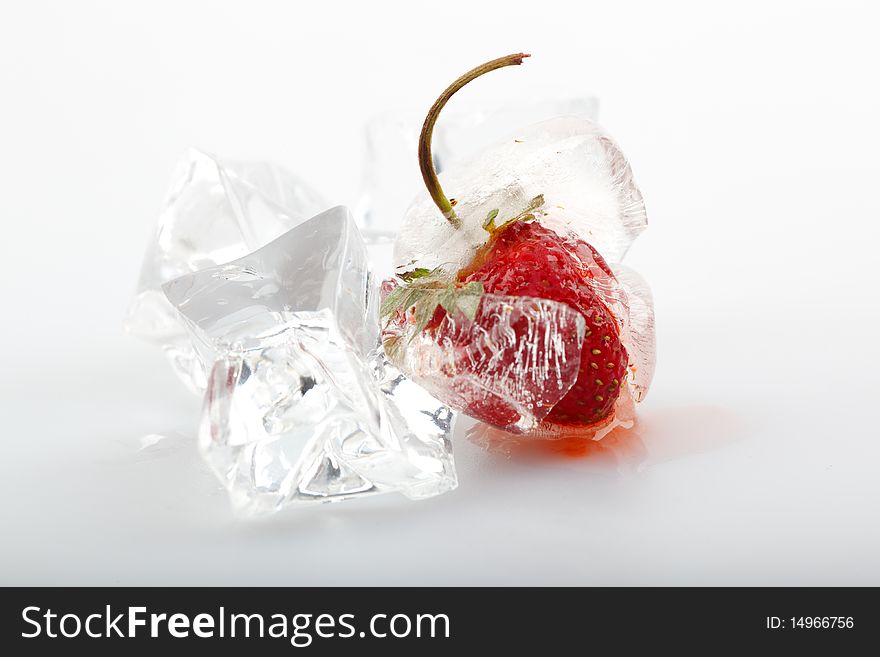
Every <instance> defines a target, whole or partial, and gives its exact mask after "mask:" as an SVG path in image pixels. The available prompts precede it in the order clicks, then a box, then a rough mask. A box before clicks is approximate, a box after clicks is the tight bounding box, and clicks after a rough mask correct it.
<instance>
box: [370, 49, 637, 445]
mask: <svg viewBox="0 0 880 657" xmlns="http://www.w3.org/2000/svg"><path fill="white" fill-rule="evenodd" d="M527 56H528V55H523V54H517V55H511V56H508V57H502V58H500V59H497V60H493V61H491V62H488V63H486V64H484V65H482V66H479V67H477V68H475V69H473V70H472V71H470V72H469V73H466V74H465V75H463V76H462V77H460V78H459V79H458V80H456V81H455V82H454V83H453V84H452V85H451V86H450V87H449V88H447V89H446V90H445V91H444V92H443V94H441V96H440V98H439V99H438V100H437V102H436V103H435V104H434V106H433V107H432V108H431V110H430V112H429V114H428V117H427V118H426V120H425V124H424V127H423V130H422V135H421V137H420V140H419V163H420V167H421V171H422V176H423V178H424V181H425V184H426V186H427V189H428V192H429V194H430V196H431V199H432V200H433V201H434V203H435V204H436V206H437V207H438V209H439V210H440V212H441V213H442V215H443V217H444V218H445V219H446V221H447V222H448V225H449V226H451V227H452V228H453V229H454V230H455V232H456V233H461V232H462V231H463V230H464V226H465V224H464V223H463V222H462V219H461V218H460V217H459V216H457V214H456V210H455V205H456V203H455V202H454V201H450V199H448V198H447V197H446V195H445V194H444V192H443V190H442V188H441V187H440V183H439V180H438V179H437V175H436V172H435V170H434V166H433V160H432V158H431V134H432V131H433V126H434V123H435V121H436V120H437V116H438V115H439V113H440V110H441V109H442V108H443V106H444V105H445V104H446V102H447V101H448V100H449V98H450V97H451V96H452V95H453V94H454V93H455V92H456V91H457V90H458V89H460V88H461V87H463V86H464V85H465V84H467V83H468V82H470V81H471V80H473V79H474V78H476V77H478V76H480V75H482V74H484V73H486V72H488V71H492V70H495V69H498V68H501V67H504V66H510V65H515V64H521V63H522V61H523V58H524V57H527ZM543 206H544V198H543V196H540V195H539V196H537V197H536V198H534V199H533V200H532V201H531V203H529V204H528V205H527V207H525V208H522V211H521V212H520V213H519V214H518V215H517V216H499V214H500V212H499V210H493V211H491V212H489V214H488V216H486V218H485V221H483V228H484V229H485V231H486V240H485V243H483V245H482V246H480V247H479V248H476V250H475V252H474V255H473V258H472V260H471V261H470V263H468V264H467V265H466V266H464V267H462V268H461V269H459V270H458V271H454V270H453V271H444V267H443V266H442V265H441V266H440V267H437V268H436V269H433V270H428V269H427V268H421V267H416V268H415V269H410V270H408V271H403V272H401V273H399V274H398V276H399V279H400V280H399V281H398V283H397V286H396V287H395V288H394V289H390V288H386V290H385V291H386V295H385V299H384V301H383V307H382V315H383V317H384V318H386V331H385V333H384V345H385V348H386V351H387V352H388V353H389V356H390V357H391V358H392V360H397V361H398V362H404V363H405V365H409V367H408V368H407V367H403V368H402V369H404V371H407V370H408V371H409V373H411V374H415V376H416V377H417V380H419V381H420V382H421V383H422V384H423V385H426V387H428V389H429V390H431V391H432V392H434V393H435V394H438V391H439V394H438V396H441V397H442V398H443V399H444V401H446V402H447V403H449V404H450V405H452V406H454V407H456V408H458V409H459V410H461V411H463V412H465V413H467V414H468V415H471V416H472V417H475V418H477V419H480V420H483V421H485V422H487V423H489V424H493V425H495V426H498V427H502V428H506V429H508V430H516V431H528V430H531V429H532V428H535V427H536V426H537V423H538V422H540V421H542V420H543V421H547V422H551V423H553V424H557V425H567V426H579V427H589V426H591V425H597V424H599V423H601V422H603V421H605V420H606V419H608V418H609V417H612V414H613V413H614V410H615V404H616V402H617V399H618V397H619V396H620V394H621V389H622V388H623V387H624V386H625V383H624V381H625V377H626V373H627V364H628V356H627V350H626V348H625V347H624V345H623V342H622V340H621V326H620V324H619V323H618V321H617V319H616V318H615V316H614V314H613V313H612V312H611V310H610V308H609V306H608V304H606V303H605V301H604V300H605V299H606V298H607V291H608V288H609V286H612V287H613V286H614V285H616V280H615V278H614V275H613V273H612V271H611V269H610V268H609V267H608V265H607V263H606V262H605V260H604V259H603V258H602V257H601V256H600V255H599V253H598V252H597V251H596V250H595V249H594V248H593V247H592V246H590V245H589V244H588V243H587V242H585V241H584V240H582V239H580V238H579V237H577V236H575V235H574V234H560V233H559V232H557V231H555V230H553V229H552V228H550V227H548V226H545V225H542V224H541V219H542V217H544V216H545V214H546V212H545V210H544V207H543ZM490 207H491V206H490ZM483 212H485V210H484V211H483ZM508 212H509V208H508V210H506V211H505V213H508ZM515 213H516V210H514V212H512V213H509V214H515ZM464 216H465V218H466V219H467V225H469V226H473V225H474V224H473V219H474V217H473V214H467V215H464ZM477 226H479V224H477ZM469 235H471V236H473V235H474V233H473V232H471V233H469ZM476 243H477V244H478V243H479V237H477V238H476ZM437 249H438V251H439V250H442V246H441V245H437ZM437 256H438V257H436V258H435V261H441V262H442V260H441V258H442V253H438V254H437ZM459 262H461V260H459ZM456 268H457V267H455V268H453V269H456ZM575 320H576V321H575ZM389 327H390V328H389ZM432 345H438V346H439V348H432ZM433 379H436V380H438V381H442V382H443V383H442V385H438V384H436V383H435V381H434V380H433Z"/></svg>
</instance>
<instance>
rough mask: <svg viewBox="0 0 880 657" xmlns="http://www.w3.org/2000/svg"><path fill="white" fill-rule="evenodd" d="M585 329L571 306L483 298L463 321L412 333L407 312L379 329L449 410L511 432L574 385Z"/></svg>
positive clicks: (449, 317) (536, 418) (448, 317)
mask: <svg viewBox="0 0 880 657" xmlns="http://www.w3.org/2000/svg"><path fill="white" fill-rule="evenodd" d="M585 326H586V323H585V321H584V318H583V316H582V315H581V314H580V313H579V312H577V311H576V310H574V309H573V308H571V307H570V306H568V305H566V304H563V303H558V302H556V301H549V300H546V299H533V298H529V297H511V296H505V295H496V294H484V295H483V296H482V297H481V299H480V301H479V307H478V309H477V310H476V314H475V315H474V319H473V320H470V319H468V317H467V316H466V315H465V314H464V313H461V312H459V313H456V314H454V315H453V314H450V313H444V315H443V317H442V320H440V322H439V324H438V325H436V326H431V325H429V326H428V327H427V328H426V329H424V330H418V327H417V326H416V325H415V323H414V322H412V321H409V317H408V314H406V313H402V312H401V313H398V314H397V315H396V317H395V318H392V320H391V321H390V322H389V323H388V324H387V325H386V328H385V331H384V333H383V344H384V347H385V351H386V353H387V354H388V355H389V357H390V358H391V359H392V360H393V361H395V362H396V363H397V364H398V365H399V367H400V368H401V369H402V370H403V371H404V372H405V373H406V374H407V376H409V377H410V378H412V379H413V380H414V381H415V382H416V383H419V384H421V385H422V386H424V387H425V389H427V390H428V391H429V392H431V393H432V394H434V395H435V396H436V397H438V398H439V399H442V400H443V401H445V402H446V403H448V404H449V405H450V406H452V407H453V408H456V409H458V410H461V411H462V412H464V413H466V414H468V415H470V416H471V417H474V418H477V419H480V420H483V421H485V422H488V423H490V424H492V425H494V426H498V427H501V428H503V429H505V430H507V431H510V432H514V433H523V432H527V431H530V430H532V429H534V428H535V427H537V426H538V424H539V423H540V422H541V420H542V419H543V418H544V417H545V416H546V415H547V414H548V413H549V412H550V410H551V409H552V408H553V406H554V405H555V404H556V403H557V402H558V401H559V400H560V399H562V398H563V397H564V396H565V395H566V393H567V392H568V391H569V390H570V389H571V387H572V385H574V382H575V381H576V380H577V376H578V370H579V368H580V360H581V345H582V344H583V341H584V331H585Z"/></svg>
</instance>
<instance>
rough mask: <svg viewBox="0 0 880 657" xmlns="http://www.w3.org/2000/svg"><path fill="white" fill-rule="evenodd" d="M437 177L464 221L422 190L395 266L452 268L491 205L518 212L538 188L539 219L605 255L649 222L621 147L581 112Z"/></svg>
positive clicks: (477, 235) (471, 248)
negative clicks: (450, 216)
mask: <svg viewBox="0 0 880 657" xmlns="http://www.w3.org/2000/svg"><path fill="white" fill-rule="evenodd" d="M439 178H440V183H441V184H442V186H443V189H444V191H445V193H446V195H447V196H448V197H449V198H455V199H456V200H457V204H456V206H455V212H456V214H457V215H458V216H459V218H460V219H461V220H462V224H463V225H462V227H461V228H460V229H458V230H456V229H454V228H453V227H452V226H451V225H450V224H449V223H448V222H447V221H446V220H445V219H444V218H443V216H442V215H441V214H440V212H439V211H438V210H437V207H436V206H435V205H434V203H433V202H432V201H431V199H430V197H429V196H428V194H427V192H424V193H422V195H421V196H420V197H419V198H418V199H417V200H416V201H415V202H414V203H413V204H412V205H411V206H410V208H409V209H408V210H407V212H406V215H405V216H404V219H403V224H402V225H401V228H400V234H399V236H398V238H397V242H396V244H395V248H394V262H395V266H399V267H409V266H410V265H411V263H414V264H415V266H421V267H427V268H434V267H436V266H440V265H445V266H446V267H448V268H449V269H450V270H452V271H455V270H458V269H460V268H461V267H463V266H464V265H466V264H467V263H468V262H469V261H470V260H471V258H472V257H473V254H474V252H475V250H476V249H477V248H478V247H479V246H480V245H482V244H483V243H484V242H485V241H486V231H485V230H484V229H483V222H484V220H485V219H486V213H487V212H488V211H489V210H493V209H499V210H500V212H499V216H501V217H506V218H509V217H510V216H516V214H518V211H519V210H521V209H522V207H523V200H524V199H526V200H527V199H532V198H535V197H537V196H539V195H543V197H544V206H543V209H544V212H545V213H546V215H545V216H544V217H543V218H542V219H541V222H542V223H543V224H545V225H547V226H550V227H553V228H554V229H558V230H559V231H560V232H564V231H569V230H570V231H573V232H574V233H575V234H577V235H578V236H580V237H581V238H582V239H584V240H585V241H587V242H589V243H590V244H591V245H592V246H593V247H595V248H596V249H597V250H598V251H599V253H601V254H602V256H603V257H605V258H606V260H608V261H609V262H617V261H619V260H620V259H621V258H623V256H624V254H625V253H626V251H627V249H628V248H629V246H630V244H631V243H632V242H633V240H634V239H635V238H636V236H638V234H639V233H640V232H641V231H642V230H644V228H645V227H646V225H647V216H646V214H645V206H644V202H643V201H642V194H641V192H640V191H639V189H638V187H637V186H636V184H635V181H634V180H633V175H632V171H631V170H630V167H629V164H628V163H627V161H626V158H625V157H624V155H623V153H622V152H621V151H620V149H619V148H618V146H617V144H616V143H615V142H614V141H613V140H612V139H611V138H610V137H609V136H608V135H607V134H606V133H605V132H604V131H603V130H602V129H601V128H600V127H599V126H597V125H596V124H595V123H593V122H592V121H590V120H589V119H586V118H582V117H559V118H555V119H551V120H548V121H543V122H541V123H537V124H534V125H532V126H529V127H527V128H524V129H522V130H520V131H518V132H517V133H515V134H513V135H511V136H510V137H508V138H506V139H504V140H503V141H501V142H498V143H497V144H496V145H495V146H494V147H492V148H489V149H487V150H485V151H483V152H482V153H481V154H479V155H478V156H477V157H475V158H474V159H472V160H470V161H469V162H467V163H465V164H462V165H461V166H457V167H455V168H450V169H447V170H446V171H445V172H444V173H441V174H440V175H439ZM511 211H513V214H509V213H510V212H511Z"/></svg>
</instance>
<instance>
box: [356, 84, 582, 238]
mask: <svg viewBox="0 0 880 657" xmlns="http://www.w3.org/2000/svg"><path fill="white" fill-rule="evenodd" d="M425 109H427V108H420V109H413V110H412V111H395V112H387V113H384V114H381V115H377V116H374V117H372V118H371V119H370V120H369V121H367V123H366V125H365V127H364V167H363V181H362V185H361V196H360V199H359V201H358V204H357V209H356V213H355V215H356V219H357V221H358V225H359V226H360V227H361V230H362V231H363V233H364V237H365V238H367V239H368V240H369V239H371V238H372V237H373V236H374V235H379V234H382V235H388V236H393V235H394V233H396V232H397V230H398V228H399V227H400V221H401V219H402V217H403V215H404V212H405V211H406V209H407V207H408V206H409V204H410V203H411V202H412V200H413V198H414V197H415V195H416V192H417V191H418V190H419V189H421V188H422V178H421V175H420V173H419V167H418V164H417V154H418V141H419V132H420V131H421V128H422V123H423V122H424V120H425V116H424V110H425ZM597 114H598V100H597V99H596V98H594V97H591V96H580V97H570V98H547V99H540V100H535V99H533V98H522V97H519V98H505V99H502V100H498V101H497V102H496V103H495V104H494V106H488V107H481V108H480V109H479V110H476V111H473V110H471V111H468V110H461V109H458V103H457V102H456V103H453V104H452V105H451V106H450V107H448V108H446V109H445V110H444V111H443V116H442V118H441V119H440V121H439V122H438V123H437V125H436V126H435V128H434V135H433V140H432V142H433V145H432V150H433V156H434V166H435V167H436V168H437V171H440V172H442V171H444V170H445V169H446V168H447V167H449V166H452V165H455V163H457V162H461V161H464V160H466V159H467V158H470V157H472V156H473V155H474V154H475V153H477V152H478V151H480V150H482V149H483V148H485V147H487V146H490V145H491V144H493V143H494V142H495V141H497V140H498V139H501V138H502V137H505V136H506V135H507V134H509V133H511V132H513V131H514V130H516V129H517V128H519V127H521V126H524V125H529V124H531V123H534V122H536V121H542V120H544V119H547V118H549V117H552V116H585V117H587V118H589V119H595V118H596V115H597Z"/></svg>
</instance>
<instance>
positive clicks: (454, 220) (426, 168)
mask: <svg viewBox="0 0 880 657" xmlns="http://www.w3.org/2000/svg"><path fill="white" fill-rule="evenodd" d="M528 56H529V55H526V54H525V53H521V52H520V53H516V54H515V55H507V56H506V57H499V58H498V59H493V60H492V61H491V62H486V63H485V64H480V65H479V66H477V67H476V68H474V69H471V70H470V71H468V72H467V73H465V74H464V75H462V76H461V77H460V78H458V79H457V80H456V81H455V82H453V83H452V84H450V85H449V86H448V87H446V90H445V91H444V92H443V93H442V94H440V97H439V98H438V99H437V100H436V101H434V104H433V105H432V106H431V109H430V110H429V111H428V116H426V117H425V124H424V125H423V126H422V133H421V135H419V168H420V169H421V170H422V179H423V180H424V181H425V187H427V188H428V193H429V194H430V195H431V199H432V200H433V201H434V203H435V204H436V205H437V207H438V208H440V212H442V213H443V216H444V217H445V218H446V221H448V222H449V223H450V224H452V226H453V228H461V219H459V218H458V216H456V214H455V210H453V209H452V203H451V202H450V201H449V199H448V198H446V194H444V193H443V189H442V188H441V187H440V181H439V180H437V172H436V171H435V170H434V159H433V157H432V155H431V137H432V135H433V134H434V124H435V123H436V122H437V117H438V116H440V111H441V110H442V109H443V107H444V106H445V105H446V103H447V101H448V100H449V99H450V98H452V96H453V94H454V93H455V92H456V91H458V90H459V89H461V88H462V87H463V86H465V85H466V84H467V83H468V82H471V81H472V80H476V79H477V78H478V77H480V76H481V75H483V74H484V73H488V72H489V71H494V70H495V69H499V68H503V67H505V66H513V65H519V64H522V63H523V59H525V58H526V57H528Z"/></svg>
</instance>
